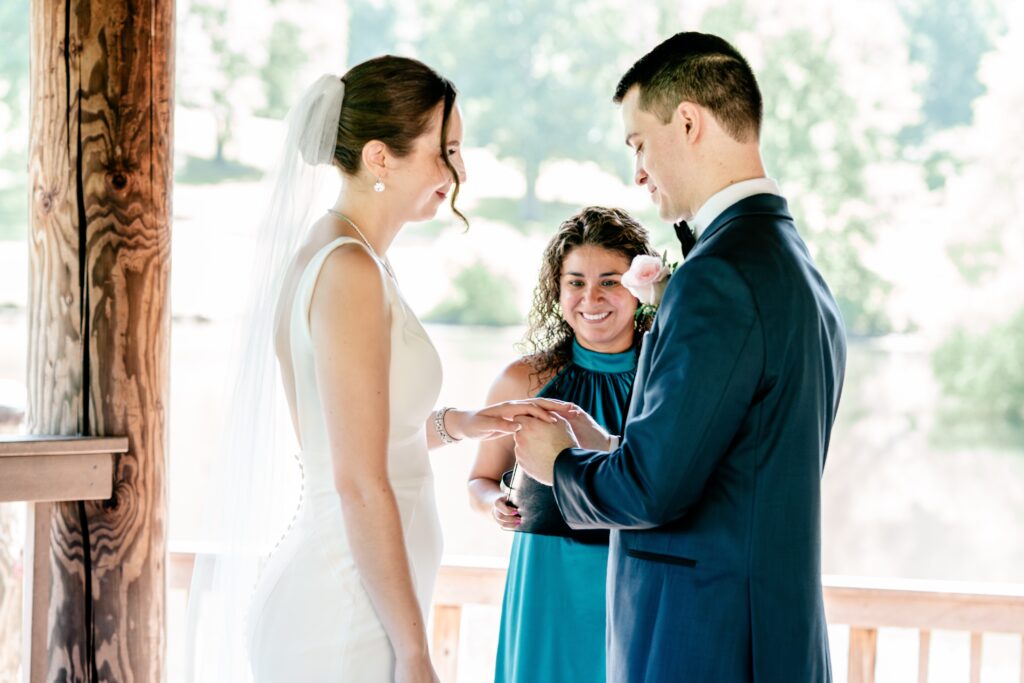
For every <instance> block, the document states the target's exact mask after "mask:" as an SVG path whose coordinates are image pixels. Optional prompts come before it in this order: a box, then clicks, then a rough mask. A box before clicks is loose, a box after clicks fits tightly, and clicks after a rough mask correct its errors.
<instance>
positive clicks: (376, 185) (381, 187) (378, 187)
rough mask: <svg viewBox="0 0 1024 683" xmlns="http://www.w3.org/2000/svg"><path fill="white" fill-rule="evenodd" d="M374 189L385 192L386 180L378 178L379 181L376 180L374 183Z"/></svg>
mask: <svg viewBox="0 0 1024 683" xmlns="http://www.w3.org/2000/svg"><path fill="white" fill-rule="evenodd" d="M373 191H374V192H383V191H384V181H383V180H381V179H380V178H377V182H375V183H374V184H373Z"/></svg>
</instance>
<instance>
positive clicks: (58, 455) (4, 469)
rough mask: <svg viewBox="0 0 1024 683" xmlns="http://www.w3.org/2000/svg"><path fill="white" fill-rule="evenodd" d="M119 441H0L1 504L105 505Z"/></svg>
mask: <svg viewBox="0 0 1024 683" xmlns="http://www.w3.org/2000/svg"><path fill="white" fill-rule="evenodd" d="M127 450H128V439H127V437H123V436H114V437H107V436H96V437H83V436H4V437H0V502H10V501H25V502H29V503H41V502H52V501H60V500H106V499H107V498H110V494H111V491H112V488H113V485H114V456H115V455H116V454H117V453H125V452H127Z"/></svg>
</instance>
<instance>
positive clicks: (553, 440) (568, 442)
mask: <svg viewBox="0 0 1024 683" xmlns="http://www.w3.org/2000/svg"><path fill="white" fill-rule="evenodd" d="M554 415H555V417H556V418H557V419H556V421H555V423H554V424H552V423H551V422H547V421H545V420H538V419H537V418H534V417H528V416H524V417H518V418H516V423H517V424H518V425H519V430H518V431H517V432H516V433H515V440H516V460H518V461H519V465H520V466H521V467H522V468H523V469H524V470H526V473H527V474H529V475H530V476H531V477H533V478H534V479H536V480H537V481H539V482H540V483H542V484H547V485H548V486H551V485H552V484H553V483H554V481H555V458H557V457H558V454H559V453H561V452H562V451H563V450H565V449H566V448H576V447H578V446H579V443H578V442H577V441H576V437H575V436H574V435H573V433H572V427H570V426H569V422H568V421H567V420H566V419H565V418H564V417H562V416H561V415H559V414H557V413H555V414H554Z"/></svg>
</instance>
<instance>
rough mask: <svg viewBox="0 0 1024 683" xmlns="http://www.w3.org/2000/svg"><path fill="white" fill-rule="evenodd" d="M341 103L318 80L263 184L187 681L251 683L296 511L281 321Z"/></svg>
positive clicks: (209, 508) (198, 567) (334, 83)
mask: <svg viewBox="0 0 1024 683" xmlns="http://www.w3.org/2000/svg"><path fill="white" fill-rule="evenodd" d="M344 96H345V87H344V83H343V82H342V80H341V78H340V77H338V76H332V75H325V76H321V77H320V78H319V79H317V81H316V82H315V83H313V85H312V86H311V87H310V88H309V89H308V90H307V91H306V92H305V93H304V94H303V95H302V97H301V98H300V99H299V101H298V103H297V104H296V105H295V107H294V108H293V109H292V110H291V112H290V113H289V114H288V118H287V136H286V139H285V143H284V149H283V151H282V153H281V155H280V158H279V159H278V161H277V164H276V166H275V167H274V168H273V170H272V171H271V174H270V175H269V176H268V178H267V180H268V183H269V192H270V197H269V200H270V201H269V206H268V208H267V210H266V212H265V213H264V215H263V217H262V219H261V220H260V222H259V229H258V232H257V234H256V244H255V246H254V252H255V254H254V257H253V258H252V259H251V262H250V268H251V272H250V276H249V278H248V283H249V297H248V302H247V306H246V309H245V316H244V318H243V320H244V322H243V325H242V330H241V332H242V334H241V338H240V344H239V346H238V352H237V354H236V356H235V357H236V359H237V364H236V372H235V373H233V374H234V378H235V381H234V386H233V391H232V393H231V396H232V399H231V404H230V405H229V406H228V407H227V416H228V417H227V421H226V424H225V430H224V434H223V437H224V443H223V447H222V448H221V449H220V450H218V451H217V457H216V458H215V461H214V462H213V463H211V469H212V470H213V475H212V477H213V484H212V486H211V487H210V488H209V490H210V491H211V492H212V493H211V494H210V496H209V500H206V501H201V503H199V505H200V506H201V508H202V509H203V510H204V511H205V512H204V516H203V531H204V536H205V538H206V539H207V540H206V541H204V545H203V547H202V549H201V552H197V555H196V563H195V569H194V571H193V575H192V585H191V589H190V594H189V604H188V611H187V619H186V629H187V631H186V641H185V650H186V662H185V674H186V680H187V681H193V682H196V683H203V682H206V681H211V682H212V681H216V682H217V683H235V682H248V681H250V680H251V674H250V671H249V662H248V656H247V653H246V643H245V636H244V634H245V622H246V613H247V611H248V606H249V600H250V598H251V596H252V593H253V590H254V587H255V585H256V580H257V578H258V576H259V572H260V568H261V565H262V563H263V561H264V560H265V559H266V557H267V556H268V555H269V553H270V551H271V550H272V549H273V548H274V546H275V544H276V542H277V541H279V540H280V538H281V537H282V535H283V534H284V532H285V531H286V530H287V527H288V523H289V520H290V519H292V518H293V516H294V514H295V512H296V509H297V506H298V503H299V496H300V495H301V493H300V486H301V479H300V477H299V476H298V465H297V464H296V460H295V455H296V453H297V448H298V446H297V442H296V440H295V438H294V434H293V433H292V429H291V428H290V424H291V423H290V421H289V420H288V413H287V406H286V403H285V401H284V396H283V391H282V385H281V382H280V380H279V378H278V373H277V365H276V360H275V357H274V345H273V336H274V314H275V309H276V306H277V298H278V293H279V292H280V288H281V283H282V280H283V278H284V274H285V271H286V269H287V267H288V265H289V263H290V262H291V259H292V258H293V256H294V254H295V251H296V249H297V248H298V246H299V244H300V242H301V240H302V238H303V236H304V234H305V232H306V230H307V229H308V227H309V225H310V224H311V222H312V220H313V219H314V217H315V215H316V214H317V213H319V212H322V211H323V209H324V207H325V206H329V205H330V203H331V202H333V201H334V198H335V196H336V190H337V185H338V182H339V179H340V175H339V173H338V170H337V169H336V168H335V167H334V166H333V165H332V160H333V157H334V148H335V141H336V139H337V130H338V120H339V117H340V115H341V107H342V101H343V100H344ZM332 184H333V185H334V189H335V193H334V194H330V186H331V185H332ZM325 198H326V203H325V201H324V200H325ZM242 251H244V250H242ZM211 440H212V441H216V439H215V438H214V437H213V435H211Z"/></svg>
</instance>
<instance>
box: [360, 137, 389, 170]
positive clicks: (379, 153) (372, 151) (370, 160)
mask: <svg viewBox="0 0 1024 683" xmlns="http://www.w3.org/2000/svg"><path fill="white" fill-rule="evenodd" d="M388 154H389V151H388V146H387V145H385V144H384V143H383V142H381V141H380V140H370V141H369V142H367V143H366V144H365V145H363V156H362V160H363V166H364V167H366V170H367V171H368V172H369V173H370V175H372V176H373V177H375V178H383V177H384V175H385V174H386V173H387V167H388V164H387V161H388Z"/></svg>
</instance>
